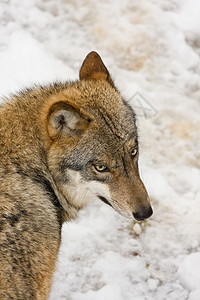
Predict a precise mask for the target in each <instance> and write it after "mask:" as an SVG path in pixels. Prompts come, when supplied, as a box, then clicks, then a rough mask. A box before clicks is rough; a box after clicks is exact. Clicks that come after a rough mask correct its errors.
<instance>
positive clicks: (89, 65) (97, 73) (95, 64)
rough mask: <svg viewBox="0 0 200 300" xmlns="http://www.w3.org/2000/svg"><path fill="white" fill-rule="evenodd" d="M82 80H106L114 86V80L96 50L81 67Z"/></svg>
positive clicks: (80, 75)
mask: <svg viewBox="0 0 200 300" xmlns="http://www.w3.org/2000/svg"><path fill="white" fill-rule="evenodd" d="M79 77H80V80H83V79H85V80H106V81H108V82H109V83H110V84H111V85H112V87H114V83H113V80H112V78H111V76H110V74H109V72H108V70H107V68H106V66H105V65H104V63H103V61H102V59H101V57H100V56H99V54H98V53H97V52H95V51H92V52H90V53H89V54H88V55H87V56H86V58H85V60H84V62H83V64H82V67H81V69H80V72H79Z"/></svg>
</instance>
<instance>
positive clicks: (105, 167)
mask: <svg viewBox="0 0 200 300" xmlns="http://www.w3.org/2000/svg"><path fill="white" fill-rule="evenodd" d="M93 167H94V169H95V171H97V172H98V173H105V172H109V169H108V167H107V166H106V165H103V164H93ZM98 167H103V168H104V169H102V170H99V169H98Z"/></svg>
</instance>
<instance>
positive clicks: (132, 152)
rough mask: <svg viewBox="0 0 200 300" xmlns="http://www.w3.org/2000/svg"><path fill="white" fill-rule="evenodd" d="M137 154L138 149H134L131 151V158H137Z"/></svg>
mask: <svg viewBox="0 0 200 300" xmlns="http://www.w3.org/2000/svg"><path fill="white" fill-rule="evenodd" d="M136 154H137V149H136V148H133V149H132V150H131V156H132V157H135V156H136Z"/></svg>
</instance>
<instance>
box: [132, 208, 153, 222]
mask: <svg viewBox="0 0 200 300" xmlns="http://www.w3.org/2000/svg"><path fill="white" fill-rule="evenodd" d="M152 214H153V210H152V208H151V206H149V207H145V208H143V209H142V210H141V211H138V212H136V213H133V216H134V218H135V219H136V220H137V221H142V220H145V219H148V218H149V217H151V215H152Z"/></svg>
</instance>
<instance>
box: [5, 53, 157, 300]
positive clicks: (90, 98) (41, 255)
mask: <svg viewBox="0 0 200 300" xmlns="http://www.w3.org/2000/svg"><path fill="white" fill-rule="evenodd" d="M133 147H137V131H136V125H135V117H134V113H133V111H132V109H131V108H130V107H129V106H128V105H127V104H126V103H125V102H124V101H123V100H122V99H121V97H120V94H119V92H118V91H117V89H116V88H115V86H114V83H113V81H112V79H111V77H110V74H109V73H108V71H107V69H106V67H105V66H104V64H103V62H102V60H101V58H100V57H99V56H98V54H97V53H95V52H92V53H90V54H89V55H88V56H87V58H86V60H85V61H84V63H83V66H82V68H81V70H80V81H77V82H73V83H64V84H61V83H56V84H53V85H50V86H47V87H35V88H33V89H30V90H26V91H24V92H21V93H19V94H18V95H15V96H13V97H11V99H8V100H6V101H5V103H4V104H3V105H1V106H0V299H2V300H3V299H4V300H7V299H20V300H23V299H24V300H25V299H26V300H27V299H29V300H31V299H38V300H44V299H47V298H48V294H49V290H50V285H51V278H52V273H53V270H54V267H55V262H56V258H57V253H58V249H59V245H60V237H61V235H60V233H61V226H62V223H63V222H64V221H67V220H71V219H73V218H75V217H76V216H77V213H78V211H79V209H80V208H82V207H83V206H84V205H85V202H84V201H82V200H83V199H81V200H80V201H79V200H76V201H75V199H73V197H72V194H70V188H71V193H73V191H74V189H75V190H76V188H78V184H76V186H75V187H74V185H73V184H72V183H71V181H72V179H70V177H69V173H68V170H73V172H77V174H79V176H82V179H81V184H83V182H85V183H89V182H94V181H95V182H101V183H102V184H103V185H104V184H105V185H106V187H108V189H109V193H110V194H111V196H112V197H111V198H112V199H114V201H113V203H112V201H111V202H110V200H109V199H106V198H105V197H104V196H102V195H99V194H97V195H96V196H99V198H100V199H101V200H103V201H104V202H107V203H108V204H110V205H111V206H113V207H114V208H115V209H116V210H118V211H119V212H122V213H123V212H125V213H126V212H131V213H132V212H133V213H134V214H135V215H137V214H138V212H139V213H140V217H138V218H141V219H142V218H146V217H149V216H150V214H151V212H150V213H146V210H147V209H149V207H150V204H149V199H148V195H147V193H146V190H145V188H144V186H143V184H142V182H141V180H140V178H139V172H138V167H137V157H138V154H137V155H136V156H135V157H134V158H131V157H130V150H131V149H132V148H133ZM91 157H92V158H93V160H94V161H93V163H92V162H91ZM102 162H103V163H104V164H106V165H108V166H109V169H110V171H109V172H105V173H104V174H103V173H102V174H100V173H98V172H97V171H96V170H95V169H94V168H95V163H96V164H97V165H98V164H102ZM73 174H74V173H73ZM70 184H71V187H70ZM82 196H84V195H79V197H80V198H81V197H82ZM76 197H77V195H76ZM112 199H111V200H112ZM141 212H142V213H143V215H142V217H141ZM144 212H145V213H144ZM137 216H138V215H137Z"/></svg>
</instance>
